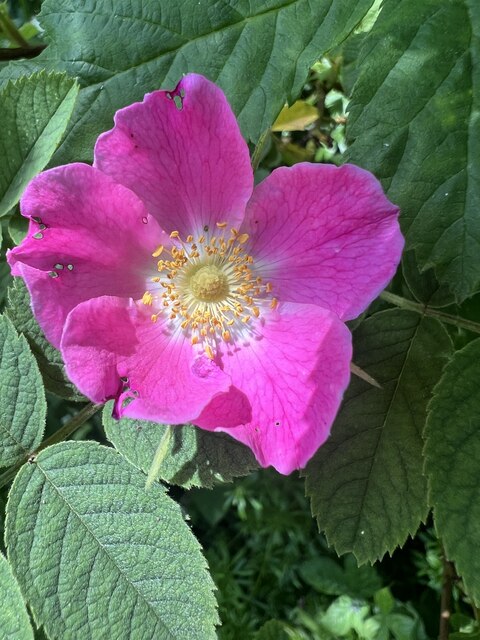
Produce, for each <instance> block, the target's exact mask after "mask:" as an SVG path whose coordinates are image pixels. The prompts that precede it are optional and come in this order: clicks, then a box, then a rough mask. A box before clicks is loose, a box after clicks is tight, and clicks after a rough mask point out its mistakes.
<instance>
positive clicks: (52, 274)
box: [48, 271, 58, 278]
mask: <svg viewBox="0 0 480 640" xmlns="http://www.w3.org/2000/svg"><path fill="white" fill-rule="evenodd" d="M48 275H49V276H50V278H58V273H57V272H56V271H49V272H48Z"/></svg>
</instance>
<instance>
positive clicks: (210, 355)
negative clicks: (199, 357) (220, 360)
mask: <svg viewBox="0 0 480 640" xmlns="http://www.w3.org/2000/svg"><path fill="white" fill-rule="evenodd" d="M204 349H205V353H206V354H207V356H208V357H209V358H210V360H213V358H214V356H213V351H212V347H211V346H210V345H209V344H206V345H205V347H204Z"/></svg>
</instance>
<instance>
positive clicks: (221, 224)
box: [217, 222, 227, 229]
mask: <svg viewBox="0 0 480 640" xmlns="http://www.w3.org/2000/svg"><path fill="white" fill-rule="evenodd" d="M226 226H227V223H226V222H217V227H218V228H219V229H225V227H226Z"/></svg>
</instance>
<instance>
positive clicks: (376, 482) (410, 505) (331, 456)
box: [303, 310, 452, 562]
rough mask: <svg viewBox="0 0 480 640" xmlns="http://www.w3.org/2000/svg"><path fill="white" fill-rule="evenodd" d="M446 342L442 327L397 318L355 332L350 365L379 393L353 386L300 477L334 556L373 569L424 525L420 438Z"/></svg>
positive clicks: (381, 316) (373, 321) (376, 319)
mask: <svg viewBox="0 0 480 640" xmlns="http://www.w3.org/2000/svg"><path fill="white" fill-rule="evenodd" d="M451 348H452V347H451V342H450V339H449V337H448V334H447V332H446V331H445V329H444V328H443V327H442V325H441V324H440V323H439V322H438V321H437V320H433V319H431V318H423V319H422V316H420V315H418V314H416V313H414V312H410V311H403V310H391V311H384V312H381V313H377V314H376V315H374V316H372V317H371V318H369V319H368V320H366V321H365V322H363V323H362V324H361V325H360V326H359V328H358V329H357V330H356V331H355V333H354V354H355V355H354V359H355V362H357V363H358V364H359V365H360V366H361V367H362V369H364V370H366V371H367V373H369V374H370V375H371V376H372V377H373V378H375V380H378V382H379V383H380V384H381V385H382V388H381V389H376V388H375V387H372V386H371V385H369V384H368V383H367V382H365V381H363V380H361V379H360V378H357V377H353V378H352V381H351V383H350V386H349V388H348V390H347V393H346V395H345V399H344V402H343V405H342V408H341V410H340V413H339V414H338V416H337V419H336V421H335V424H334V427H333V430H332V435H331V436H330V439H329V440H327V442H326V443H325V444H324V445H323V446H322V447H321V449H319V451H318V453H317V454H316V456H315V457H314V458H313V459H312V461H311V462H310V463H309V464H308V466H307V467H306V469H305V471H304V472H303V473H304V475H305V477H306V492H307V495H308V496H310V498H311V504H312V513H313V514H314V515H315V516H316V518H317V520H318V525H319V528H320V529H322V530H324V531H325V532H326V534H327V538H328V540H329V542H330V543H331V544H333V545H334V547H335V549H336V550H337V552H338V553H345V552H346V551H353V553H354V554H355V556H356V557H357V559H358V561H359V562H366V561H370V562H374V561H375V560H377V559H380V558H382V557H383V555H384V554H385V553H386V552H392V551H393V550H394V549H395V548H396V547H397V546H398V545H401V544H403V543H404V542H405V540H406V538H407V536H408V535H409V534H410V535H413V534H414V533H415V531H416V530H417V528H418V526H419V524H420V523H421V522H422V521H423V520H424V519H425V517H426V515H427V512H428V509H427V497H426V494H427V487H426V479H425V478H424V476H423V474H422V467H423V459H422V448H423V439H422V431H423V426H424V424H425V419H426V407H427V402H428V400H429V399H430V395H431V391H432V389H433V386H434V384H435V383H436V382H437V381H438V379H439V377H440V375H441V371H442V367H443V365H444V364H445V362H446V358H447V356H448V355H449V353H450V352H451Z"/></svg>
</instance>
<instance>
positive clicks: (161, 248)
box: [152, 244, 163, 258]
mask: <svg viewBox="0 0 480 640" xmlns="http://www.w3.org/2000/svg"><path fill="white" fill-rule="evenodd" d="M162 251H163V244H161V245H160V246H159V247H157V249H155V251H154V252H153V253H152V256H153V257H154V258H158V256H159V255H161V253H162Z"/></svg>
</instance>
